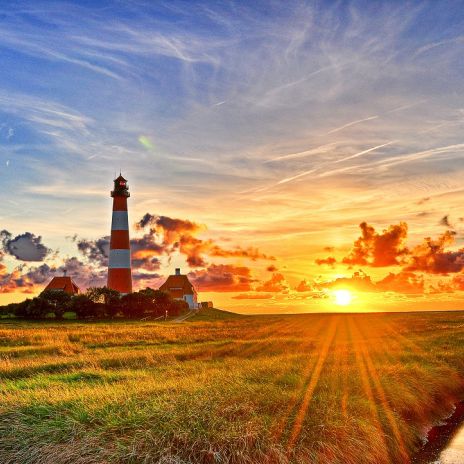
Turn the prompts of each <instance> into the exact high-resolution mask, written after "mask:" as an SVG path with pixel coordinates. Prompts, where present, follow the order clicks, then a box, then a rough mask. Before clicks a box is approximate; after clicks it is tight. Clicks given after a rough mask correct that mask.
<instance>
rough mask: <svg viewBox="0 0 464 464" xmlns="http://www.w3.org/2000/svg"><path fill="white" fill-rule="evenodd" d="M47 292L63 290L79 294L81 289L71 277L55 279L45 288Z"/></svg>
mask: <svg viewBox="0 0 464 464" xmlns="http://www.w3.org/2000/svg"><path fill="white" fill-rule="evenodd" d="M45 290H63V291H64V292H66V293H71V294H74V293H79V287H78V286H77V285H76V284H75V282H74V281H73V280H72V279H71V277H66V276H61V277H53V279H52V280H51V281H50V283H49V284H48V285H47V286H46V287H45Z"/></svg>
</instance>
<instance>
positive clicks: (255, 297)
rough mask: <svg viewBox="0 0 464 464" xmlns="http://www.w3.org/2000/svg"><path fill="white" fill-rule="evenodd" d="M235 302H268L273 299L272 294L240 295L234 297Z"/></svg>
mask: <svg viewBox="0 0 464 464" xmlns="http://www.w3.org/2000/svg"><path fill="white" fill-rule="evenodd" d="M232 298H233V299H234V300H268V299H270V298H272V294H270V293H239V294H238V295H234V296H233V297H232Z"/></svg>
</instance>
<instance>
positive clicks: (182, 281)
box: [160, 275, 196, 296]
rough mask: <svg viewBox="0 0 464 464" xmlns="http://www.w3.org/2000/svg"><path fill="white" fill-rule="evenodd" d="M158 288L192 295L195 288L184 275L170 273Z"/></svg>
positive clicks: (178, 293) (180, 294) (177, 293)
mask: <svg viewBox="0 0 464 464" xmlns="http://www.w3.org/2000/svg"><path fill="white" fill-rule="evenodd" d="M160 290H163V291H168V292H170V293H172V294H173V296H174V294H176V295H175V296H177V295H179V296H182V295H194V294H195V293H196V290H195V289H194V288H193V285H192V284H191V283H190V280H188V277H187V276H186V275H170V276H169V277H168V278H167V280H166V282H164V284H163V285H161V287H160Z"/></svg>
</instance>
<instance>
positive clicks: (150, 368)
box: [0, 313, 464, 464]
mask: <svg viewBox="0 0 464 464" xmlns="http://www.w3.org/2000/svg"><path fill="white" fill-rule="evenodd" d="M211 316H212V317H211V318H212V319H214V320H213V321H208V320H207V319H208V317H207V316H206V317H205V316H202V320H199V321H196V322H189V323H185V324H174V323H159V324H155V323H149V322H146V323H133V322H130V323H127V322H115V323H95V324H89V323H79V322H67V323H27V322H14V321H10V322H3V323H1V324H0V379H1V383H0V395H1V398H2V401H1V403H0V461H1V462H2V463H4V464H8V463H18V464H28V463H31V464H32V463H35V464H36V463H55V464H61V463H82V464H84V463H85V464H90V463H99V464H100V463H188V462H201V463H226V462H230V463H282V464H284V463H318V464H329V463H330V464H336V463H340V464H342V463H343V464H350V463H353V464H354V463H356V464H362V463H376V464H387V463H395V464H396V463H402V462H408V459H409V456H411V454H412V453H413V452H414V450H415V449H417V447H418V446H419V445H420V437H421V436H422V435H423V432H424V428H425V427H426V426H428V425H429V424H430V423H431V422H433V421H435V420H437V419H438V418H439V417H441V416H442V415H443V414H445V413H446V412H447V411H448V410H449V408H450V406H451V404H452V403H453V402H454V401H455V400H456V399H457V398H462V397H463V394H464V343H463V341H464V313H463V314H461V313H429V314H426V313H417V314H390V315H383V314H371V315H305V316H281V317H278V316H262V317H241V318H240V317H236V318H234V317H231V318H227V317H225V318H222V319H223V320H221V318H220V317H219V316H218V313H215V314H214V315H213V314H212V313H211Z"/></svg>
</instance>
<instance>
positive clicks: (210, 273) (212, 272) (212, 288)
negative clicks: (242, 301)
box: [188, 264, 254, 292]
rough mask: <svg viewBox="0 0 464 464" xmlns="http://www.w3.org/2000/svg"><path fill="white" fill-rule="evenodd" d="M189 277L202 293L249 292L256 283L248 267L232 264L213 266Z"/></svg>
mask: <svg viewBox="0 0 464 464" xmlns="http://www.w3.org/2000/svg"><path fill="white" fill-rule="evenodd" d="M188 277H189V279H190V280H191V282H192V283H193V284H194V285H195V287H196V288H197V290H198V291H200V292H248V291H250V290H251V284H252V283H253V282H254V280H253V279H252V277H251V271H250V269H249V268H248V267H245V266H233V265H231V264H211V265H210V266H208V268H207V269H200V270H197V271H192V272H190V273H189V274H188Z"/></svg>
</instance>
